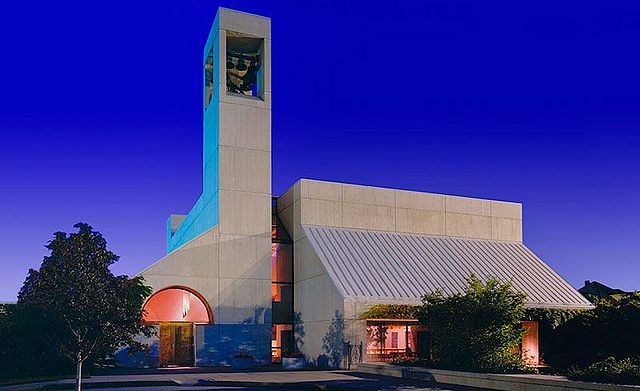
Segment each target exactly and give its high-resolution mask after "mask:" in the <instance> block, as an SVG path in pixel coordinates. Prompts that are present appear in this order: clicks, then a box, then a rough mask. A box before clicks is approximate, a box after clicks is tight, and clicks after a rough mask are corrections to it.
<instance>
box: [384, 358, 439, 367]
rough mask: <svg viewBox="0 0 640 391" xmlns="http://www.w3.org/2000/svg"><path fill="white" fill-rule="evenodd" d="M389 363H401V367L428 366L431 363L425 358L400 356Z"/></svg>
mask: <svg viewBox="0 0 640 391" xmlns="http://www.w3.org/2000/svg"><path fill="white" fill-rule="evenodd" d="M391 364H393V365H401V366H403V367H429V366H431V364H432V363H431V362H430V361H429V360H427V359H426V358H416V357H409V356H402V357H396V358H394V359H393V360H392V361H391Z"/></svg>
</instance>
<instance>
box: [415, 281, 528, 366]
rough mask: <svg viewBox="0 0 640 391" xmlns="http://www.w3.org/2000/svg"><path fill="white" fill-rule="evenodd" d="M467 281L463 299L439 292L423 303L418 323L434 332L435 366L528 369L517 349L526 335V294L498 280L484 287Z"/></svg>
mask: <svg viewBox="0 0 640 391" xmlns="http://www.w3.org/2000/svg"><path fill="white" fill-rule="evenodd" d="M468 282H469V286H468V287H467V288H466V290H465V291H464V293H462V294H455V295H450V296H445V295H444V294H443V292H442V291H436V292H433V293H430V294H427V295H425V296H424V297H423V299H422V301H423V305H422V306H421V308H420V309H419V311H418V319H419V320H420V322H421V323H422V324H424V325H426V326H428V327H429V328H430V329H431V332H432V353H433V359H434V364H435V365H437V366H440V367H443V368H449V369H459V370H468V371H480V372H517V371H523V370H525V369H526V367H525V366H524V362H523V360H522V356H521V353H520V352H519V350H518V349H517V347H518V345H519V344H520V342H521V341H522V336H523V334H524V332H525V330H523V329H522V327H521V326H520V325H521V321H522V320H523V317H524V314H525V308H524V299H525V296H524V294H522V293H517V292H514V291H513V290H512V288H511V284H510V283H508V282H507V283H502V282H500V281H499V280H498V279H496V278H490V279H488V280H487V282H486V284H483V283H482V281H480V280H479V279H478V278H477V277H476V276H474V275H471V277H470V278H469V279H468Z"/></svg>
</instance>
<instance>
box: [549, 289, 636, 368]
mask: <svg viewBox="0 0 640 391" xmlns="http://www.w3.org/2000/svg"><path fill="white" fill-rule="evenodd" d="M594 304H595V305H596V308H595V309H593V310H591V311H582V312H580V313H579V314H578V315H576V316H575V317H573V318H572V319H570V320H568V321H567V322H566V323H564V324H562V325H560V326H559V327H557V328H556V329H555V330H554V332H553V334H552V338H551V339H552V340H551V343H550V344H549V346H550V348H551V352H550V354H549V361H550V364H551V365H553V366H554V367H556V368H559V369H562V368H568V367H571V366H579V367H584V366H587V365H590V364H592V363H595V362H599V361H603V360H605V359H607V358H609V357H613V358H616V359H620V360H622V359H626V358H631V359H633V358H638V357H639V354H640V353H639V352H640V334H639V333H638V330H640V293H639V292H634V293H630V294H628V295H625V296H623V297H621V298H620V300H619V301H615V300H596V301H595V302H594Z"/></svg>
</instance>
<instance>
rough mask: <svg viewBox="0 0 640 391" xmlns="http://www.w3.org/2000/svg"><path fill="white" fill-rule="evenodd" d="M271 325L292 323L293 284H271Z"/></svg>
mask: <svg viewBox="0 0 640 391" xmlns="http://www.w3.org/2000/svg"><path fill="white" fill-rule="evenodd" d="M271 300H272V302H271V318H272V320H273V323H292V322H293V284H276V283H272V284H271Z"/></svg>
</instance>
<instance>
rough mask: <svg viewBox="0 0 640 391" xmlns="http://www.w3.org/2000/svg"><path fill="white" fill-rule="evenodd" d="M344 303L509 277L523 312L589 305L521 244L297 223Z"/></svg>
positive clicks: (411, 299) (412, 299) (401, 298)
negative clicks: (523, 303) (522, 296)
mask: <svg viewBox="0 0 640 391" xmlns="http://www.w3.org/2000/svg"><path fill="white" fill-rule="evenodd" d="M303 228H304V231H305V234H306V235H307V237H308V238H309V241H310V242H311V245H312V246H313V248H314V250H315V251H316V253H317V254H318V257H319V258H320V260H321V261H322V263H323V264H324V266H325V268H326V269H327V272H328V273H329V275H330V276H331V278H332V279H333V281H334V283H335V284H336V287H337V288H338V290H339V291H340V292H341V294H342V295H343V296H344V297H345V299H348V298H351V299H361V300H370V301H385V302H395V303H406V304H419V303H420V302H421V296H422V295H423V294H425V293H429V292H432V291H434V290H436V289H442V290H443V291H444V293H445V294H454V293H459V292H462V291H464V289H465V288H466V287H467V278H468V277H469V276H470V275H471V273H474V274H475V275H477V276H478V277H479V278H480V279H482V280H486V279H487V278H489V277H497V278H499V279H500V280H502V281H508V280H511V281H512V283H513V287H514V288H515V289H516V290H518V291H520V292H524V293H525V294H526V295H527V298H526V305H527V307H538V308H567V309H588V308H593V306H592V305H591V303H590V302H589V301H588V300H587V299H585V298H584V297H583V296H582V295H581V294H579V293H578V292H577V291H576V290H575V289H574V288H573V287H572V286H571V285H569V283H567V282H566V281H565V280H564V279H562V277H560V276H559V275H558V274H557V273H556V272H555V271H553V270H552V269H551V268H550V267H549V266H547V265H546V264H545V263H544V262H543V261H542V260H541V259H540V258H538V257H537V256H536V255H535V254H534V253H533V252H532V251H531V250H529V249H528V248H527V247H526V246H525V245H524V244H522V243H518V242H501V241H492V240H474V239H459V238H453V237H446V236H429V235H417V234H403V233H395V232H383V231H368V230H357V229H344V228H331V227H317V226H308V225H304V226H303Z"/></svg>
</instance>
